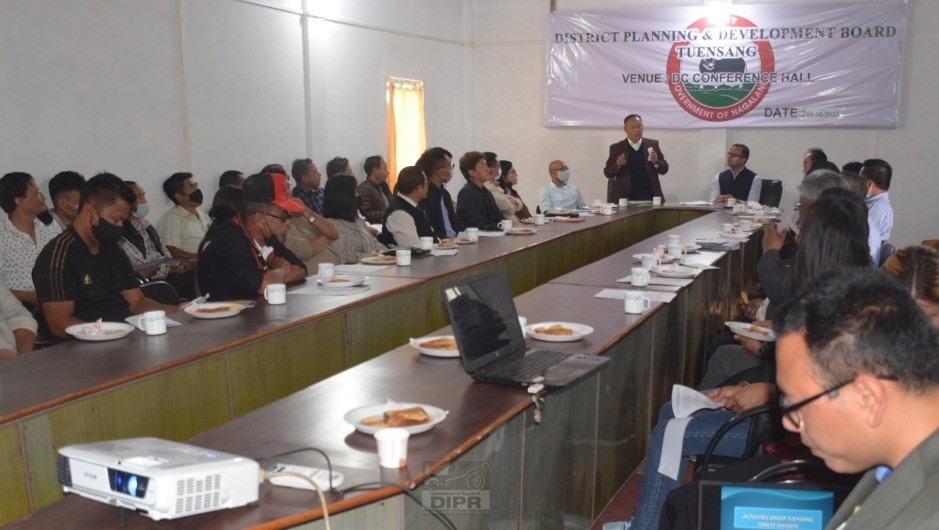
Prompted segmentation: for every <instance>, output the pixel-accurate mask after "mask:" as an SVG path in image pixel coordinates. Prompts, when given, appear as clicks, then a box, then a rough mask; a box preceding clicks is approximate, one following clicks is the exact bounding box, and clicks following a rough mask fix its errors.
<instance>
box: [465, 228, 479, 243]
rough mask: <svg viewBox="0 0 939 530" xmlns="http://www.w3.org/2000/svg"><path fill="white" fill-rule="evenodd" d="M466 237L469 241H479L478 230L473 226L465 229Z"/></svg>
mask: <svg viewBox="0 0 939 530" xmlns="http://www.w3.org/2000/svg"><path fill="white" fill-rule="evenodd" d="M466 237H467V238H469V240H470V241H479V229H478V228H476V227H475V226H471V227H469V228H467V229H466Z"/></svg>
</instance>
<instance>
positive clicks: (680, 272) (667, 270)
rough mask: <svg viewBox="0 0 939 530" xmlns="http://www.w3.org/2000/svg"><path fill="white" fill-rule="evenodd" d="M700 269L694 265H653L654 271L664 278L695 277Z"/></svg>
mask: <svg viewBox="0 0 939 530" xmlns="http://www.w3.org/2000/svg"><path fill="white" fill-rule="evenodd" d="M698 270H700V269H696V268H693V267H684V266H682V265H678V264H675V265H659V266H656V267H652V272H654V273H656V274H658V275H659V276H662V277H663V278H694V277H695V275H696V274H698Z"/></svg>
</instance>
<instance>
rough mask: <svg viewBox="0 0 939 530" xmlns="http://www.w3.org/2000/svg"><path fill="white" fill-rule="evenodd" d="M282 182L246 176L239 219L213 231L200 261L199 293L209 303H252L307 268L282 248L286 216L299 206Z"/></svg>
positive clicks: (271, 175) (270, 175)
mask: <svg viewBox="0 0 939 530" xmlns="http://www.w3.org/2000/svg"><path fill="white" fill-rule="evenodd" d="M286 179H287V177H285V176H284V175H281V174H277V173H258V174H256V175H251V176H250V177H248V178H247V179H246V180H245V182H244V185H243V186H242V189H243V190H244V205H243V206H242V211H241V214H240V215H237V216H235V217H234V218H232V219H230V220H228V221H225V222H224V223H223V224H221V225H219V226H217V227H215V228H213V235H212V236H211V239H210V240H208V241H207V242H206V243H205V245H204V246H203V248H202V254H201V255H200V256H199V264H198V277H199V290H200V291H201V292H202V294H209V295H211V296H212V299H213V300H232V299H238V298H255V297H257V296H258V295H259V294H261V293H262V292H264V289H265V288H266V287H267V286H268V285H270V284H272V283H293V282H298V281H300V280H302V279H304V278H306V276H307V270H306V266H304V264H303V261H301V260H300V259H299V258H298V257H297V256H296V255H295V254H294V253H293V252H291V251H290V250H288V249H287V247H285V246H284V244H283V241H284V239H285V238H286V237H287V228H288V225H289V222H290V215H291V214H294V213H301V212H302V211H303V206H302V205H301V204H300V203H299V202H298V201H297V200H295V199H292V198H291V197H290V195H289V194H288V193H287V180H286Z"/></svg>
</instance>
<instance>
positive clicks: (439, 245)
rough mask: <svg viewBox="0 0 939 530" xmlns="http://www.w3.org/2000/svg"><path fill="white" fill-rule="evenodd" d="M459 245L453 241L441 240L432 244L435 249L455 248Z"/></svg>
mask: <svg viewBox="0 0 939 530" xmlns="http://www.w3.org/2000/svg"><path fill="white" fill-rule="evenodd" d="M458 246H459V245H458V244H457V243H456V242H455V241H449V240H448V241H441V242H440V243H437V244H435V245H434V248H435V249H437V250H456V248H457V247H458Z"/></svg>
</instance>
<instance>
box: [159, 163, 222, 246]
mask: <svg viewBox="0 0 939 530" xmlns="http://www.w3.org/2000/svg"><path fill="white" fill-rule="evenodd" d="M163 191H164V192H165V193H166V196H167V197H169V198H170V200H171V201H173V202H174V203H175V204H176V206H174V207H173V208H172V209H171V210H170V211H168V212H166V215H165V216H164V217H163V224H162V225H160V238H162V239H163V243H164V244H165V245H166V248H167V250H169V251H170V254H171V255H172V256H173V257H174V258H177V259H196V258H198V257H199V254H198V251H199V243H201V242H202V238H204V237H205V233H206V232H207V231H208V230H209V225H211V224H212V220H211V219H209V216H208V215H206V214H204V213H202V211H200V210H199V205H201V204H202V200H203V196H202V190H200V189H199V183H198V182H196V181H195V180H194V179H193V178H192V173H174V174H173V175H171V176H170V178H168V179H166V181H164V182H163Z"/></svg>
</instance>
